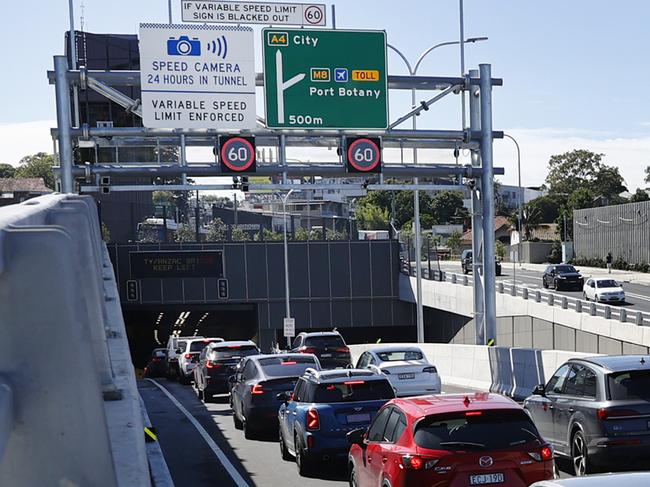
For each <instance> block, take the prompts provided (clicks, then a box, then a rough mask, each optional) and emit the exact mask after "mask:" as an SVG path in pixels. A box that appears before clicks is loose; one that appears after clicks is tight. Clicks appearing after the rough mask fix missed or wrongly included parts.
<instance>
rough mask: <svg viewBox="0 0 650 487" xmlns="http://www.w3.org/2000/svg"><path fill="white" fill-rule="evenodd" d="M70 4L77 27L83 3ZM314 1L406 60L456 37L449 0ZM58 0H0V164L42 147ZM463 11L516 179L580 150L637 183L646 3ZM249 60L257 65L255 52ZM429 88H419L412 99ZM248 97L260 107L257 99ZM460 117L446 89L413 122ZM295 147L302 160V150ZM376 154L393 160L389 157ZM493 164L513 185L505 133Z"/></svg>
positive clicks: (90, 20)
mask: <svg viewBox="0 0 650 487" xmlns="http://www.w3.org/2000/svg"><path fill="white" fill-rule="evenodd" d="M74 3H75V10H76V11H75V18H76V20H75V21H76V26H77V28H79V17H80V14H81V5H82V2H81V0H74ZM322 3H327V4H328V5H331V4H332V3H333V4H334V5H335V7H336V22H337V27H338V28H359V29H384V30H386V31H387V34H388V41H389V43H390V44H392V45H394V46H396V47H398V48H399V49H400V50H402V51H403V52H404V53H405V55H406V56H407V57H408V58H409V59H411V60H412V61H414V60H415V59H417V57H418V56H419V55H420V53H421V52H423V51H424V50H426V49H427V48H428V47H429V46H432V45H434V44H437V43H440V42H445V41H450V40H457V39H458V36H459V22H458V21H459V15H458V14H459V12H458V0H401V1H399V2H397V1H395V0H335V1H333V2H332V1H327V0H322ZM67 4H68V1H67V0H35V1H34V2H32V3H30V4H29V5H30V8H29V9H28V10H26V9H25V5H26V4H24V3H20V2H5V5H3V12H4V15H3V17H4V19H11V20H10V21H5V22H4V25H3V30H2V31H1V32H0V45H1V46H3V47H2V48H1V49H0V56H1V58H2V60H3V62H4V64H3V65H4V66H5V69H6V70H7V71H6V72H5V75H3V76H1V77H0V162H5V163H9V164H14V165H16V164H17V163H18V161H19V160H20V158H21V157H22V156H24V155H27V154H31V153H35V152H38V151H46V152H51V151H52V141H51V138H50V136H49V128H50V127H53V126H54V125H55V118H56V114H55V104H54V87H53V86H50V85H48V82H47V78H46V71H47V70H48V69H52V56H53V55H56V54H61V53H62V52H63V48H64V46H63V43H64V37H63V36H64V32H65V31H66V30H67V29H68V25H69V19H68V5H67ZM83 5H84V17H85V18H84V22H85V30H86V31H88V32H95V33H123V34H134V33H137V29H138V24H139V23H140V22H166V21H167V16H168V13H167V0H137V1H133V0H83ZM464 9H465V34H466V37H477V36H487V37H489V39H488V40H487V41H485V42H481V43H476V44H469V45H467V48H466V66H467V68H468V69H470V68H476V67H477V66H478V64H479V63H490V64H492V73H493V76H495V77H500V78H503V80H504V84H503V86H502V87H495V88H494V94H493V110H494V129H495V130H503V131H505V132H507V133H509V134H510V135H512V136H513V137H515V138H516V139H517V141H518V142H519V145H520V147H521V179H522V183H523V184H524V185H526V186H538V185H541V184H542V183H543V182H544V179H545V177H546V172H547V163H548V159H549V157H550V156H551V155H553V154H558V153H562V152H565V151H568V150H572V149H577V148H580V149H588V150H592V151H594V152H599V153H602V154H604V155H605V158H604V160H605V162H606V163H607V164H610V165H614V166H617V167H619V168H620V171H621V174H622V175H623V177H624V178H625V181H626V183H627V186H628V189H630V190H632V191H634V190H635V189H636V188H637V187H644V186H645V184H644V183H643V175H644V168H645V167H646V166H647V165H650V96H648V93H647V90H646V89H645V80H647V79H648V78H649V77H650V63H648V62H647V51H648V48H649V47H650V29H648V28H647V19H648V18H650V2H648V1H647V0H627V1H626V2H611V1H606V0H572V1H570V2H567V1H566V0H545V1H544V2H534V1H530V0H529V1H522V0H491V1H485V0H465V3H464ZM172 12H173V16H174V19H175V20H177V19H179V17H180V0H172ZM260 39H261V38H260ZM260 45H261V41H260ZM258 47H259V46H258ZM256 57H257V62H258V65H260V64H261V55H260V53H259V52H258V53H257V54H256ZM260 69H261V68H260ZM9 72H13V73H14V75H11V74H9ZM389 72H390V74H405V72H406V71H405V67H404V64H403V63H402V61H401V60H400V59H399V58H398V57H397V56H396V55H392V54H391V55H390V56H389ZM459 73H460V63H459V50H458V47H457V46H450V47H442V48H439V49H436V50H435V51H433V52H432V53H431V54H430V55H429V56H427V58H426V59H425V61H424V62H423V63H422V66H421V68H420V71H419V73H418V74H423V75H441V76H445V75H451V76H455V75H458V74H459ZM431 95H432V94H431V93H427V92H419V93H418V100H424V99H426V98H427V97H430V96H431ZM258 105H259V106H258V112H259V113H260V115H263V113H262V111H263V109H264V108H263V103H258ZM409 108H410V99H409V95H408V94H407V93H405V92H391V99H390V113H391V119H393V120H394V119H396V118H398V117H399V116H401V115H402V114H404V113H406V112H407V111H408V110H409ZM460 126H461V121H460V100H459V98H458V97H453V96H450V97H447V98H445V99H443V100H442V101H441V102H439V103H436V104H435V105H434V106H433V107H432V108H431V110H430V111H429V112H427V113H425V114H423V115H422V116H421V117H419V119H418V127H420V128H430V129H459V128H460ZM290 155H291V154H290ZM294 156H295V157H300V158H309V154H304V153H302V152H297V153H294ZM195 157H199V158H200V154H197V155H195ZM314 157H316V156H314ZM386 157H387V158H391V159H390V160H393V161H394V160H395V157H397V154H396V153H388V154H387V155H386ZM312 160H314V159H313V157H312ZM419 160H420V161H425V162H427V161H430V162H453V159H452V154H451V153H450V151H427V152H425V153H424V154H423V155H421V156H420V157H419ZM462 162H464V161H462ZM495 165H497V166H501V167H504V168H505V171H506V174H505V175H504V176H502V177H501V181H502V182H503V183H505V184H516V182H517V153H516V150H515V146H514V144H513V143H512V141H510V140H507V139H506V140H497V141H495Z"/></svg>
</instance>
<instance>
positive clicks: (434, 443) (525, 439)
mask: <svg viewBox="0 0 650 487" xmlns="http://www.w3.org/2000/svg"><path fill="white" fill-rule="evenodd" d="M414 439H415V443H416V444H417V445H418V446H420V447H422V448H427V449H430V450H467V449H477V450H482V449H488V450H494V449H502V448H511V447H516V446H518V445H523V444H525V443H529V442H531V441H537V442H539V440H540V437H539V433H538V432H537V429H536V428H535V426H534V425H533V423H532V421H531V420H530V418H529V417H528V415H527V414H526V413H525V412H524V411H520V410H502V411H463V412H459V413H451V414H436V415H433V416H427V417H426V418H424V419H422V420H421V421H420V422H419V423H418V424H417V427H416V430H415V436H414Z"/></svg>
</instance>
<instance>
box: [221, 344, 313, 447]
mask: <svg viewBox="0 0 650 487" xmlns="http://www.w3.org/2000/svg"><path fill="white" fill-rule="evenodd" d="M310 367H311V368H312V369H315V370H320V363H319V362H318V359H317V358H316V356H315V355H310V354H301V353H283V354H273V355H255V356H252V357H247V358H245V359H244V360H242V363H241V366H240V372H238V373H237V374H236V376H235V381H234V383H233V386H232V390H231V391H230V406H231V407H232V417H233V421H234V423H235V428H237V429H243V430H244V436H245V437H246V438H247V439H250V438H254V437H255V436H256V435H257V433H258V432H261V431H262V430H271V429H274V428H277V427H278V409H279V408H280V405H281V404H282V401H281V400H280V399H278V397H277V396H278V394H282V393H285V392H287V391H293V389H294V387H295V386H296V382H298V378H299V377H300V376H302V375H303V374H304V372H305V370H307V368H310Z"/></svg>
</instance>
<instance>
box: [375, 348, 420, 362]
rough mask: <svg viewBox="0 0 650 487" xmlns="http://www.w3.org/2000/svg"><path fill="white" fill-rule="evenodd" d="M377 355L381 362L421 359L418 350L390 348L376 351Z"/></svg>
mask: <svg viewBox="0 0 650 487" xmlns="http://www.w3.org/2000/svg"><path fill="white" fill-rule="evenodd" d="M377 357H379V360H381V361H382V362H398V361H401V360H422V358H423V355H422V352H420V351H419V350H391V351H390V352H378V353H377Z"/></svg>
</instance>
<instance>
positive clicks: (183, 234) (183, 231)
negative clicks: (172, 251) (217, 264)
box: [174, 224, 196, 243]
mask: <svg viewBox="0 0 650 487" xmlns="http://www.w3.org/2000/svg"><path fill="white" fill-rule="evenodd" d="M174 240H175V241H176V242H178V243H185V242H196V231H195V230H194V229H193V228H192V227H190V226H189V225H185V224H181V225H179V226H178V230H176V235H174Z"/></svg>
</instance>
